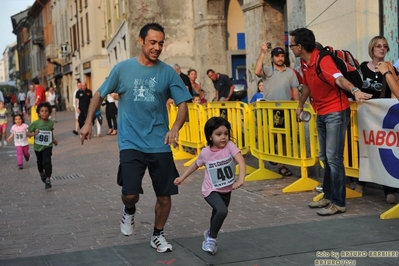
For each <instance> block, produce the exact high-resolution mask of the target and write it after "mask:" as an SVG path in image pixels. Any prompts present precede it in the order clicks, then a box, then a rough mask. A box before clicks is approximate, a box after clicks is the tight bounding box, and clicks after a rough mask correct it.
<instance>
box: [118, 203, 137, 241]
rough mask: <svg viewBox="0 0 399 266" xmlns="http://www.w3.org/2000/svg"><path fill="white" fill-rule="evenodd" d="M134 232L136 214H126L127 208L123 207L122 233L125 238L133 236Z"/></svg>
mask: <svg viewBox="0 0 399 266" xmlns="http://www.w3.org/2000/svg"><path fill="white" fill-rule="evenodd" d="M133 230H134V214H127V213H126V212H125V207H123V215H122V220H121V232H122V234H124V235H125V236H130V235H132V234H133Z"/></svg>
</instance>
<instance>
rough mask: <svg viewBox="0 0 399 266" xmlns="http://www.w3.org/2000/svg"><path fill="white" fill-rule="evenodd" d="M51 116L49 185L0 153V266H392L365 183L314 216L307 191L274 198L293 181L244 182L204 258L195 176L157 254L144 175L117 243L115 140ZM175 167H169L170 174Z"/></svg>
mask: <svg viewBox="0 0 399 266" xmlns="http://www.w3.org/2000/svg"><path fill="white" fill-rule="evenodd" d="M57 120H58V123H57V124H56V125H55V138H56V139H57V140H58V141H59V145H58V146H57V147H54V149H53V168H54V169H53V178H52V184H53V188H52V189H49V190H45V189H44V184H43V183H42V182H41V181H40V177H39V175H38V172H37V169H36V162H35V155H34V152H33V149H32V148H31V150H30V152H31V155H32V157H31V160H30V161H29V162H27V163H25V165H24V169H23V170H18V168H17V165H16V158H15V148H14V147H13V146H12V145H8V146H6V147H2V148H0V161H1V168H0V176H1V177H0V202H1V206H0V221H1V223H0V224H1V226H0V265H315V260H316V259H328V258H330V257H331V252H332V251H334V252H343V251H353V250H357V251H396V257H394V258H388V257H386V258H374V257H371V256H369V254H368V253H367V256H366V257H355V256H352V255H353V254H349V255H351V256H348V257H347V258H345V259H350V260H356V263H357V264H356V265H398V256H397V252H398V247H399V243H398V240H399V235H398V234H399V230H398V225H399V223H398V220H380V219H379V215H380V214H381V213H382V212H384V211H386V210H388V209H389V208H390V207H392V206H391V205H388V204H386V203H385V200H384V195H383V192H382V190H380V189H379V188H378V187H374V186H373V187H366V189H365V194H364V196H363V197H362V198H358V199H351V200H348V202H347V212H346V213H344V214H339V215H335V216H331V217H320V216H317V215H316V212H315V210H313V209H310V208H308V207H307V203H308V202H310V201H311V200H312V198H313V197H314V196H315V195H317V193H316V192H303V193H292V194H284V193H282V189H283V188H284V187H286V186H288V185H289V184H291V183H293V182H294V181H295V180H296V179H297V177H295V176H294V177H284V178H282V179H277V180H268V181H255V182H246V183H245V185H244V187H243V188H242V189H239V190H236V191H234V192H233V195H232V200H231V205H230V207H229V216H228V217H227V219H226V221H225V223H224V225H223V227H222V231H221V233H220V235H219V238H218V241H219V242H218V243H219V245H218V247H219V249H218V252H217V253H216V255H215V256H211V255H209V254H208V253H205V252H203V251H202V250H201V242H202V238H203V237H202V234H203V231H204V230H205V229H207V228H208V227H209V218H210V214H211V209H210V207H209V206H208V205H207V203H206V202H205V200H204V199H203V198H202V195H201V183H202V180H203V171H197V172H195V173H194V174H193V175H192V176H191V177H189V178H188V179H187V180H186V182H185V183H184V184H183V185H182V186H181V187H180V194H179V195H176V196H174V197H173V206H172V211H171V214H170V217H169V220H168V223H167V225H166V226H165V234H166V237H167V239H168V240H169V241H170V242H171V243H172V245H173V246H174V251H173V252H171V253H166V254H158V253H157V252H156V251H155V250H153V249H152V248H151V247H150V246H149V240H150V236H151V234H152V230H153V219H154V215H153V212H154V204H155V199H154V194H153V192H152V187H151V182H150V180H149V178H144V182H143V188H144V193H145V194H144V195H142V196H141V199H140V202H139V203H138V205H137V208H138V210H137V215H136V219H135V221H136V230H135V233H134V235H133V236H131V237H125V236H123V235H122V234H121V233H120V230H119V220H120V218H121V210H122V203H121V200H120V187H119V186H118V185H116V173H117V168H118V164H119V158H118V157H119V155H118V148H117V143H116V137H115V136H106V135H105V134H106V132H107V127H106V125H103V132H102V133H103V134H102V135H103V137H101V138H94V139H92V140H91V141H90V142H87V143H85V144H84V145H83V146H82V145H81V144H80V140H79V137H77V136H75V135H73V134H72V129H73V127H74V124H73V123H74V121H73V120H74V117H73V113H72V112H59V113H57ZM247 160H248V163H254V162H256V160H255V159H254V158H250V157H248V158H247ZM184 162H185V161H177V162H176V164H177V167H178V170H179V171H180V172H182V171H184V166H183V163H184ZM267 167H268V168H270V169H272V170H276V167H274V166H270V165H267ZM290 169H292V170H293V172H294V174H296V175H298V174H299V169H296V168H294V167H290ZM317 251H320V253H317ZM327 252H328V253H327ZM334 254H335V253H334ZM364 254H365V253H361V255H364ZM389 254H391V253H389ZM389 254H388V253H386V254H379V255H389ZM392 254H393V256H394V255H395V253H392ZM392 254H391V255H392ZM327 255H328V256H327ZM370 255H374V253H373V254H370ZM320 256H325V258H323V257H320ZM325 262H327V261H325ZM321 265H322V264H321Z"/></svg>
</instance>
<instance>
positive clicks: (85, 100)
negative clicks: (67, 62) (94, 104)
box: [75, 82, 93, 128]
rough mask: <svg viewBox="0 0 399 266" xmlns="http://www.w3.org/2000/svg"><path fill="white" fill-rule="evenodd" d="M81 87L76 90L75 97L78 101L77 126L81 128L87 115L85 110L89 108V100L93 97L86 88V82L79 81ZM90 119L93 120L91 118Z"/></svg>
mask: <svg viewBox="0 0 399 266" xmlns="http://www.w3.org/2000/svg"><path fill="white" fill-rule="evenodd" d="M81 86H82V89H81V90H79V91H77V92H76V96H75V97H76V99H77V100H78V101H79V102H78V113H79V117H78V121H79V128H82V127H83V125H84V123H85V121H86V117H87V112H88V110H89V105H90V100H91V98H92V97H93V94H92V92H91V90H90V89H88V88H87V83H86V82H82V83H81ZM90 121H93V119H91V120H90Z"/></svg>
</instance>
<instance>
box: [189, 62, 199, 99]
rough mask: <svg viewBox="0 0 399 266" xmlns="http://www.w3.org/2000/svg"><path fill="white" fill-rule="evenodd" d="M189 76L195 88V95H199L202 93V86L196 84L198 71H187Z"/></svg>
mask: <svg viewBox="0 0 399 266" xmlns="http://www.w3.org/2000/svg"><path fill="white" fill-rule="evenodd" d="M187 76H188V78H189V80H190V83H191V86H192V88H193V94H192V95H194V94H197V95H199V94H200V92H201V85H200V84H198V83H197V82H196V80H197V70H195V69H192V68H190V69H189V70H188V71H187Z"/></svg>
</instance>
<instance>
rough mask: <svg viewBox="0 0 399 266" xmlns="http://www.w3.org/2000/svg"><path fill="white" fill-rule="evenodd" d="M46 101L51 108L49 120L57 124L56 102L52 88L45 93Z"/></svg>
mask: <svg viewBox="0 0 399 266" xmlns="http://www.w3.org/2000/svg"><path fill="white" fill-rule="evenodd" d="M46 101H47V102H48V103H50V106H51V120H53V121H54V122H57V120H56V111H57V104H58V100H57V97H56V95H55V91H54V88H53V87H50V88H49V89H48V91H47V96H46Z"/></svg>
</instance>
